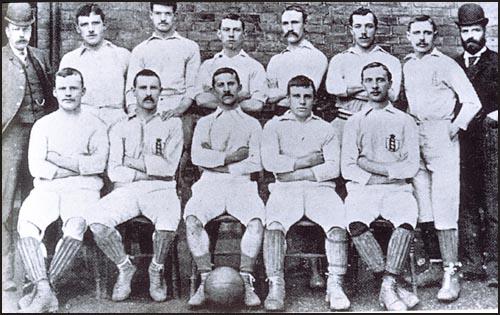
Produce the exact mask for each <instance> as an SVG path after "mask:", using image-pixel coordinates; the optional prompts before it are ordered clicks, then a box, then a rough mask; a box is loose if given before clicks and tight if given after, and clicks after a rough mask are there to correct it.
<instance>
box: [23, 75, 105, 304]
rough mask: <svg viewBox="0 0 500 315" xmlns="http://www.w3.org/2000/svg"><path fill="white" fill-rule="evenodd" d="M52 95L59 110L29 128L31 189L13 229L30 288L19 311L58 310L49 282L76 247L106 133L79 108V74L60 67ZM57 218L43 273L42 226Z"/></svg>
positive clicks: (95, 188) (96, 184) (97, 182)
mask: <svg viewBox="0 0 500 315" xmlns="http://www.w3.org/2000/svg"><path fill="white" fill-rule="evenodd" d="M55 83H56V84H55V89H54V96H56V97H57V100H58V103H59V109H58V110H57V111H55V112H53V113H51V114H49V115H47V116H45V117H43V118H41V119H40V120H38V121H37V122H36V123H35V124H34V126H33V130H32V131H31V136H30V141H29V150H28V162H29V168H30V172H31V175H32V176H33V177H34V178H35V179H34V181H33V184H34V188H33V190H32V191H31V192H30V194H29V196H28V198H26V200H25V201H24V202H23V204H22V206H21V209H20V212H19V221H18V226H17V230H18V232H19V241H18V249H19V254H20V256H21V259H22V262H23V265H24V270H25V271H26V273H27V275H28V278H29V280H30V281H31V282H32V283H33V284H34V289H33V291H32V292H31V293H30V294H28V295H26V296H24V297H23V298H22V299H21V300H20V301H19V307H20V308H21V311H22V312H28V313H41V312H55V311H57V310H58V304H59V303H58V300H57V297H56V295H55V293H54V292H53V290H52V288H51V286H53V285H54V284H55V283H56V282H57V280H58V279H60V277H61V275H62V274H63V272H64V271H65V270H66V268H67V267H68V266H69V265H70V264H71V262H72V261H73V259H74V258H75V257H76V254H77V253H78V250H79V249H80V247H81V244H82V240H83V235H84V233H85V231H86V230H87V221H88V220H89V214H90V213H92V211H93V209H94V206H95V203H96V202H97V201H98V200H99V196H100V193H99V191H100V189H101V187H102V185H103V182H102V179H101V177H100V176H99V175H100V174H102V173H103V172H104V169H105V168H106V160H107V158H108V150H109V146H108V136H107V134H106V126H105V125H104V123H102V122H101V120H100V119H99V118H96V117H95V116H93V115H91V114H88V113H84V112H82V111H81V99H82V96H83V94H85V87H84V82H83V77H82V74H81V73H80V72H79V71H78V70H75V69H73V68H63V69H61V70H60V71H59V72H57V74H56V82H55ZM59 217H61V219H62V222H63V226H62V233H63V236H62V238H61V239H60V240H59V241H58V242H57V246H56V250H55V255H54V257H53V258H52V261H51V263H50V267H49V271H48V273H47V268H46V266H45V257H44V256H46V251H45V246H44V245H43V243H42V239H43V236H44V234H45V230H46V229H47V227H48V226H49V225H50V224H51V223H52V222H54V221H56V220H57V219H58V218H59Z"/></svg>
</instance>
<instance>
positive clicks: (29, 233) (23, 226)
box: [17, 221, 43, 241]
mask: <svg viewBox="0 0 500 315" xmlns="http://www.w3.org/2000/svg"><path fill="white" fill-rule="evenodd" d="M17 232H18V233H19V237H20V238H26V237H33V238H34V239H37V240H39V241H42V238H43V234H42V231H40V229H39V228H38V227H37V226H36V225H34V224H33V223H31V222H29V221H19V224H18V226H17Z"/></svg>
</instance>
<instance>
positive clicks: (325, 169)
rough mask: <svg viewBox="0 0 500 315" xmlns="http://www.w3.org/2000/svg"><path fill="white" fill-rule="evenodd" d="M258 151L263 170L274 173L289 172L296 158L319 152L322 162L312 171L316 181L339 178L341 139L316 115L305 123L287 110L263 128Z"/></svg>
mask: <svg viewBox="0 0 500 315" xmlns="http://www.w3.org/2000/svg"><path fill="white" fill-rule="evenodd" d="M261 150H262V164H263V165H264V168H265V169H266V170H267V171H269V172H273V173H275V174H277V173H287V172H292V171H294V165H295V161H296V160H297V158H299V157H302V156H305V155H308V154H311V153H313V152H321V153H323V158H324V160H325V162H323V163H322V164H319V165H316V166H314V167H312V168H311V170H312V172H313V174H314V177H315V178H316V181H317V182H323V181H329V180H332V179H334V178H336V177H338V176H339V175H340V139H339V138H338V136H337V135H335V131H334V129H333V128H332V126H331V125H330V124H329V123H327V122H326V121H324V120H323V119H321V118H319V117H318V116H316V115H311V116H310V117H309V118H308V119H307V120H306V121H304V122H300V121H298V120H297V119H296V118H295V116H294V115H293V113H292V112H291V111H290V110H289V111H287V112H286V113H285V114H283V115H281V116H275V117H274V118H273V119H271V120H270V121H268V122H267V123H266V125H265V126H264V131H263V133H262V145H261Z"/></svg>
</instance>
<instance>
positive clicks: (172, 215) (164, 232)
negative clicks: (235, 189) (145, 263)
mask: <svg viewBox="0 0 500 315" xmlns="http://www.w3.org/2000/svg"><path fill="white" fill-rule="evenodd" d="M133 85H134V94H135V97H136V99H137V108H136V111H135V115H133V116H130V117H129V119H125V120H123V121H121V122H118V123H117V124H116V125H114V126H113V127H112V128H111V130H110V132H109V140H110V156H109V162H108V176H109V178H110V179H111V181H112V182H113V183H114V186H115V189H114V190H113V191H112V192H111V193H109V194H108V195H107V196H106V197H104V198H103V199H101V200H100V201H99V203H98V205H97V211H96V214H95V218H93V222H92V224H91V225H90V229H91V230H92V232H93V233H94V239H95V240H96V243H97V245H98V246H99V247H100V248H101V250H102V251H103V252H104V253H105V254H106V256H108V258H109V259H111V260H112V261H113V263H115V264H116V266H117V267H118V271H119V275H118V280H117V281H116V284H115V286H114V289H113V296H112V299H113V301H122V300H125V299H127V298H128V297H129V295H130V293H131V288H130V284H131V281H132V277H133V275H134V273H135V271H136V267H135V266H134V265H133V264H132V262H131V261H130V259H129V257H128V256H127V254H126V253H125V248H124V246H123V243H122V241H121V236H120V234H119V232H118V231H117V230H116V229H115V226H117V225H119V224H121V223H123V222H126V221H128V220H130V219H132V218H134V217H136V216H138V215H140V214H142V215H144V216H146V217H147V218H149V219H150V220H151V222H153V224H154V225H155V232H154V234H153V252H154V255H153V258H152V260H151V264H150V265H149V270H148V271H149V294H150V295H151V298H153V300H155V301H157V302H162V301H164V300H165V299H166V298H167V288H166V286H165V283H164V276H163V270H164V265H163V264H164V261H165V258H166V255H167V253H168V251H169V248H170V244H171V243H172V241H173V239H174V237H175V231H176V230H177V226H178V224H179V221H180V215H181V210H180V202H179V198H178V197H177V192H176V183H175V178H174V175H175V172H176V170H177V166H178V164H179V159H180V156H181V153H182V123H181V120H180V119H179V118H170V119H168V120H166V121H163V120H162V119H161V118H160V117H159V113H158V112H157V105H158V98H159V96H160V93H161V81H160V77H159V76H158V74H156V73H155V72H153V71H152V70H149V69H144V70H141V71H139V72H138V73H137V75H136V76H135V78H134V80H133Z"/></svg>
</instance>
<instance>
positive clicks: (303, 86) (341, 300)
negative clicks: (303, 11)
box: [262, 76, 350, 311]
mask: <svg viewBox="0 0 500 315" xmlns="http://www.w3.org/2000/svg"><path fill="white" fill-rule="evenodd" d="M287 90H288V97H287V100H288V102H289V105H290V110H289V111H287V112H286V113H285V114H283V115H282V116H275V117H274V118H273V119H272V120H271V121H269V122H268V123H267V124H266V126H265V127H264V131H263V135H262V163H263V164H264V168H265V169H266V170H268V171H270V172H273V173H274V174H275V175H276V179H277V181H276V183H275V184H271V185H270V187H269V190H270V191H271V195H270V197H269V200H268V202H267V206H266V222H267V225H266V231H265V236H264V264H265V266H266V273H267V276H268V279H269V294H268V296H267V298H266V301H265V304H264V306H265V308H266V310H270V311H276V310H283V309H284V306H285V305H284V298H285V279H284V263H285V254H286V238H285V236H286V232H287V231H288V230H289V228H290V227H291V226H292V225H293V224H295V223H296V222H297V221H299V220H300V219H301V218H302V217H303V216H306V217H307V218H309V219H310V220H312V221H314V222H316V223H317V224H319V225H320V226H321V227H322V228H323V230H324V231H325V234H326V239H325V248H326V257H327V260H328V282H327V291H326V300H327V301H329V302H330V309H331V310H346V309H348V308H349V306H350V302H349V299H348V298H347V296H346V295H345V293H344V291H343V289H342V282H343V278H344V275H345V273H346V271H347V233H346V230H345V228H344V227H345V212H344V204H343V202H342V200H341V199H340V197H339V196H338V195H337V193H336V192H335V183H334V182H333V181H332V180H333V179H334V178H336V177H338V176H339V175H340V143H339V139H338V137H337V136H336V135H335V134H334V130H333V128H332V127H331V126H330V125H329V124H328V123H327V122H326V121H324V120H322V119H321V118H319V117H317V116H315V115H313V114H312V108H313V104H314V99H315V96H316V89H315V87H314V82H313V81H312V80H311V79H309V78H308V77H305V76H296V77H294V78H292V79H291V80H290V81H289V82H288V89H287Z"/></svg>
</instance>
